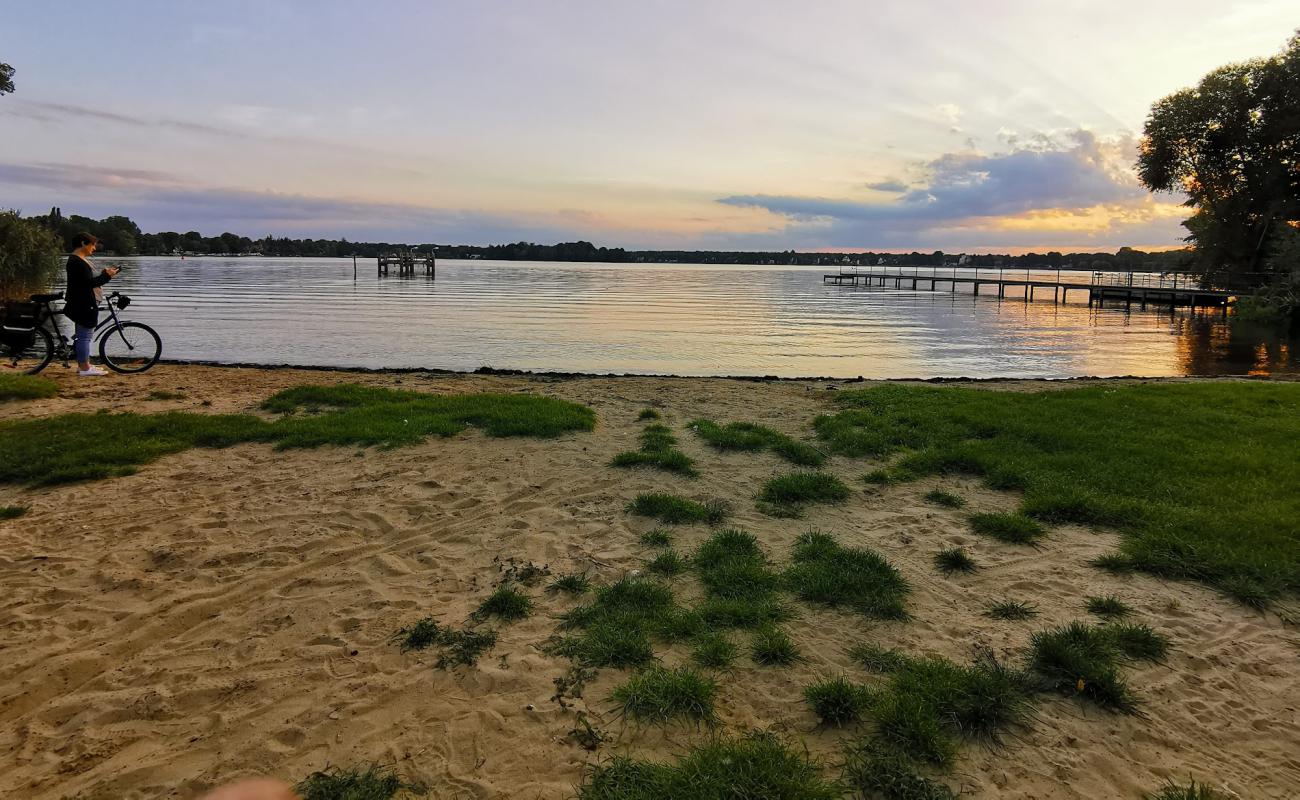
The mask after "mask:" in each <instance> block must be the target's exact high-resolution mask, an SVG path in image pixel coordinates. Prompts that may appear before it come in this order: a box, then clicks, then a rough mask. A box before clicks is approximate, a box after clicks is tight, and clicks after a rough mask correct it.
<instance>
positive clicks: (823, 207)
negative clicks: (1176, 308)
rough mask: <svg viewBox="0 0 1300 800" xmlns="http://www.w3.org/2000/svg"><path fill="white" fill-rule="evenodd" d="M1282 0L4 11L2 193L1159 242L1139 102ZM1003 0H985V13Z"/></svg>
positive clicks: (491, 226) (451, 234)
mask: <svg viewBox="0 0 1300 800" xmlns="http://www.w3.org/2000/svg"><path fill="white" fill-rule="evenodd" d="M1296 8H1297V7H1296V0H1252V2H1202V1H1201V0H1182V1H1181V2H1168V1H1167V0H1147V1H1146V2H1132V0H1126V1H1125V2H1114V1H1112V0H1094V1H1093V2H1078V1H1077V0H1061V1H1060V2H1052V3H1043V2H1021V1H1020V0H1009V1H1008V2H999V3H982V2H970V0H963V1H962V2H950V1H949V0H915V1H914V2H909V3H903V2H894V3H865V2H861V0H857V1H856V2H822V1H819V0H803V2H775V1H773V0H746V2H710V1H708V0H695V2H675V1H673V2H653V3H647V2H621V0H599V1H598V2H586V1H585V0H573V1H571V2H561V1H560V0H546V1H544V0H531V1H528V2H496V1H495V0H480V1H478V2H426V1H421V0H401V1H399V0H373V2H369V3H364V4H363V3H360V2H321V1H320V0H312V1H311V2H307V0H302V1H301V2H289V1H287V0H284V1H281V2H273V1H272V0H256V1H255V2H206V3H198V2H170V1H169V2H125V1H122V2H116V3H114V2H103V0H100V2H94V3H91V2H68V1H67V0H64V1H62V2H58V3H53V2H41V3H35V2H28V3H12V4H8V5H6V8H5V10H4V12H3V21H2V22H0V62H7V63H9V64H11V65H13V66H14V67H15V69H16V70H17V74H16V75H15V77H14V82H15V84H16V85H17V91H16V92H15V93H14V94H12V95H6V96H4V97H0V207H16V208H19V209H21V210H22V211H23V212H25V213H28V214H30V213H41V212H44V211H45V210H46V209H48V208H49V207H50V206H53V205H58V206H61V207H62V209H63V211H64V213H65V214H71V213H80V214H85V215H88V216H94V217H102V216H106V215H109V214H125V215H127V216H130V217H132V218H133V219H135V220H136V221H137V222H138V223H139V224H140V225H141V226H142V227H143V228H144V229H145V230H146V231H158V230H179V231H186V230H198V231H200V232H202V233H203V234H205V235H214V234H217V233H220V232H222V231H226V230H229V231H232V232H235V233H239V234H243V235H247V236H252V237H259V236H262V235H265V234H268V233H271V234H275V235H288V236H294V237H302V236H311V237H325V238H337V237H340V236H346V237H348V238H350V239H353V240H358V239H364V240H387V241H407V242H438V243H444V244H451V243H465V244H490V243H496V242H505V241H517V240H520V239H526V240H530V241H538V242H544V243H551V242H555V241H561V240H573V239H579V238H581V239H587V240H590V241H592V242H594V243H596V244H598V245H606V246H623V247H629V248H647V247H656V248H657V247H663V248H683V249H773V250H782V249H790V248H794V249H800V250H810V249H818V248H826V249H875V250H885V249H894V250H897V249H903V250H911V249H920V250H924V251H929V250H934V249H942V250H945V251H948V252H958V251H963V250H964V251H989V250H992V251H998V252H1005V251H1023V250H1027V249H1038V250H1047V249H1053V250H1076V249H1084V250H1114V249H1115V248H1117V247H1119V246H1121V245H1132V246H1137V247H1170V246H1175V245H1177V244H1179V237H1180V236H1181V235H1182V229H1181V228H1180V226H1179V224H1178V222H1179V220H1180V219H1182V217H1183V216H1184V213H1183V212H1184V209H1182V208H1180V207H1179V206H1178V203H1179V201H1180V200H1181V198H1179V197H1173V196H1161V197H1157V198H1152V197H1151V196H1150V195H1149V194H1148V193H1147V192H1146V191H1145V190H1143V189H1142V188H1141V187H1140V186H1139V185H1138V184H1137V182H1136V180H1135V178H1134V176H1133V174H1132V169H1131V167H1132V161H1133V157H1134V153H1135V146H1136V139H1137V136H1138V135H1139V134H1140V132H1141V127H1142V122H1143V119H1144V118H1145V116H1146V113H1147V111H1148V109H1149V108H1150V106H1151V103H1152V102H1153V101H1155V100H1157V99H1159V98H1160V97H1162V96H1164V95H1166V94H1168V93H1170V92H1173V91H1176V90H1177V89H1180V88H1182V87H1185V86H1189V85H1191V84H1194V83H1195V82H1196V81H1197V80H1198V79H1199V78H1200V77H1201V75H1203V74H1204V73H1205V72H1207V71H1208V70H1210V69H1212V68H1214V67H1216V66H1219V65H1221V64H1224V63H1227V62H1231V61H1236V60H1242V59H1246V58H1251V57H1257V56H1267V55H1271V54H1273V53H1275V52H1277V51H1278V50H1279V49H1280V48H1281V47H1282V45H1283V44H1284V43H1285V42H1286V40H1287V38H1288V37H1289V36H1290V35H1291V33H1292V32H1293V30H1294V29H1295V27H1296V26H1297V25H1300V15H1298V14H1296ZM989 9H996V10H989Z"/></svg>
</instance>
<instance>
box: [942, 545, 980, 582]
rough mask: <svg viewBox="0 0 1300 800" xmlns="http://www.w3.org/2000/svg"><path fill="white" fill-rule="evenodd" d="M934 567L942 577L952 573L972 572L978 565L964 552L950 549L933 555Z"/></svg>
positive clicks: (953, 548)
mask: <svg viewBox="0 0 1300 800" xmlns="http://www.w3.org/2000/svg"><path fill="white" fill-rule="evenodd" d="M934 566H935V567H936V568H937V569H938V570H939V571H940V572H942V573H943V574H944V575H951V574H953V573H954V572H974V571H975V569H976V567H977V566H978V565H977V564H976V563H975V559H973V558H971V557H970V555H969V554H968V553H967V552H966V551H965V550H963V549H961V548H960V547H950V548H948V549H947V550H940V551H939V552H937V553H935V554H934Z"/></svg>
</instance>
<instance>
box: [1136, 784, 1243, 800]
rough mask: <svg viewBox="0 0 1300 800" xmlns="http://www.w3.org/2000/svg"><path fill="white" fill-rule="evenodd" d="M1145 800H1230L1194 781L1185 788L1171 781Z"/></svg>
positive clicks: (1222, 794)
mask: <svg viewBox="0 0 1300 800" xmlns="http://www.w3.org/2000/svg"><path fill="white" fill-rule="evenodd" d="M1233 796H1234V797H1235V796H1236V795H1233ZM1144 800H1229V796H1228V795H1226V794H1224V793H1223V792H1220V791H1218V790H1216V789H1213V788H1211V787H1210V785H1209V784H1208V783H1197V782H1196V781H1195V780H1193V781H1191V782H1190V783H1188V784H1187V785H1186V786H1183V785H1182V784H1178V783H1174V782H1172V781H1170V782H1169V783H1166V784H1165V785H1164V786H1161V787H1160V790H1159V791H1157V792H1155V793H1154V794H1148V795H1145V797H1144Z"/></svg>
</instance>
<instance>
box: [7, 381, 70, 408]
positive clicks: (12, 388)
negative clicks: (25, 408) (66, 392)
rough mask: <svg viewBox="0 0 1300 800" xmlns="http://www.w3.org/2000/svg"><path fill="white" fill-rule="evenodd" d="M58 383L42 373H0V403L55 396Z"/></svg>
mask: <svg viewBox="0 0 1300 800" xmlns="http://www.w3.org/2000/svg"><path fill="white" fill-rule="evenodd" d="M58 393H59V385H58V384H57V383H55V382H54V381H52V380H50V379H49V378H46V377H45V376H43V375H9V374H0V403H7V402H9V401H10V400H40V399H42V398H45V397H55V396H57V395H58Z"/></svg>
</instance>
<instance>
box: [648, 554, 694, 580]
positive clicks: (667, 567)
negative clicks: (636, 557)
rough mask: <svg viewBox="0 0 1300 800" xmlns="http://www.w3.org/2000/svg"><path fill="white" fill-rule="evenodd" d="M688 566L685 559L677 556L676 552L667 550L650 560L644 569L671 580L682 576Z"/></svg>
mask: <svg viewBox="0 0 1300 800" xmlns="http://www.w3.org/2000/svg"><path fill="white" fill-rule="evenodd" d="M689 566H690V565H689V563H688V562H687V561H686V559H684V558H682V557H681V556H679V555H678V554H677V551H676V550H667V551H664V552H662V553H660V554H659V555H657V556H655V557H654V558H653V559H651V561H650V563H648V564H646V569H647V570H649V571H650V572H653V573H655V574H656V575H663V576H664V577H666V578H671V577H672V576H674V575H680V574H682V573H683V572H685V571H686V569H687V567H689Z"/></svg>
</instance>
